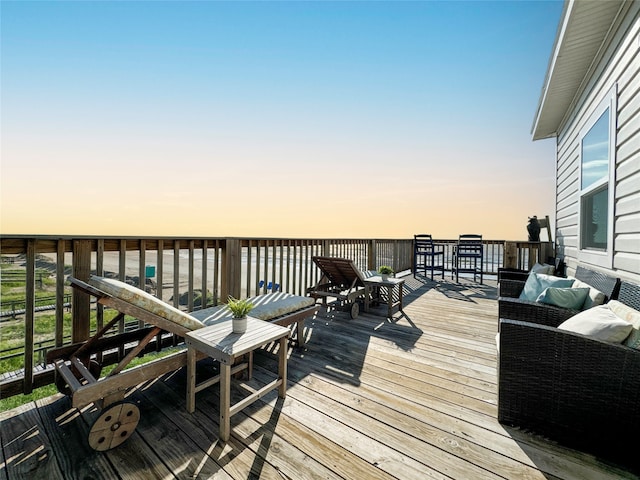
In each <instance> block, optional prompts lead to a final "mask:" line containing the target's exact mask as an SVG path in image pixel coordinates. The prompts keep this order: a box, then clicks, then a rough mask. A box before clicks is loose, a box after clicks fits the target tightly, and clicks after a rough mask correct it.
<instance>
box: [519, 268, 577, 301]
mask: <svg viewBox="0 0 640 480" xmlns="http://www.w3.org/2000/svg"><path fill="white" fill-rule="evenodd" d="M571 285H573V279H572V278H560V277H554V276H553V275H545V274H543V273H534V272H531V273H530V274H529V276H528V277H527V281H526V282H525V284H524V288H523V289H522V292H521V293H520V297H519V298H520V299H521V300H529V301H531V302H535V301H536V299H537V298H538V297H539V296H540V294H541V293H542V292H544V290H545V289H547V288H549V287H556V288H569V287H571Z"/></svg>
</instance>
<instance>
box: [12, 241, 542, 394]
mask: <svg viewBox="0 0 640 480" xmlns="http://www.w3.org/2000/svg"><path fill="white" fill-rule="evenodd" d="M439 242H440V243H442V244H444V248H445V267H446V269H447V270H450V269H451V253H452V249H453V245H455V243H456V242H455V241H454V240H441V241H439ZM484 244H485V250H484V255H485V258H484V270H485V273H486V274H489V275H492V274H493V275H495V274H497V270H498V267H500V266H503V265H508V266H518V267H522V268H527V267H528V266H530V265H532V264H533V263H534V262H535V261H537V260H538V258H546V256H543V253H545V252H546V251H547V250H546V248H545V247H544V244H540V243H535V242H534V243H530V242H516V243H511V242H505V241H502V240H488V241H484ZM0 253H1V255H2V263H3V265H2V266H3V269H2V275H1V276H0V284H2V295H3V297H5V296H10V297H11V300H8V301H5V299H4V298H3V299H2V304H3V305H5V304H7V302H11V301H13V302H14V305H15V304H18V303H19V304H20V305H21V308H20V309H15V308H14V309H13V310H14V311H13V312H12V314H10V315H4V316H3V317H1V318H0V328H2V329H3V330H5V331H8V330H9V328H11V329H12V331H13V332H14V334H15V330H16V329H19V330H20V335H19V337H20V340H19V341H18V342H17V343H18V344H17V345H15V344H14V345H10V346H7V345H6V340H4V341H3V343H4V346H3V347H2V348H0V350H4V351H5V352H3V351H0V374H2V375H0V398H5V397H8V396H11V395H15V394H18V393H30V392H31V391H32V390H33V388H37V387H40V386H43V385H47V384H50V383H52V382H53V373H52V369H51V368H50V366H47V365H44V364H43V363H42V359H43V358H44V356H45V354H46V349H47V348H53V347H59V346H63V345H66V344H69V343H74V342H80V341H84V340H86V339H87V338H89V337H90V336H91V334H92V332H94V331H95V330H96V329H100V328H101V327H102V326H103V324H104V323H105V312H104V309H103V307H102V306H101V305H96V304H95V302H93V303H91V302H90V299H89V298H88V297H87V295H85V294H83V293H82V292H79V291H70V290H71V289H70V287H69V286H68V285H67V282H66V279H67V277H68V275H73V276H75V277H76V278H79V279H87V278H88V277H89V274H90V273H95V274H97V275H104V276H110V277H113V278H118V279H120V280H124V281H126V282H128V283H130V284H132V285H135V286H138V287H140V288H144V289H145V290H147V291H149V292H151V293H152V294H154V295H155V296H157V297H158V298H159V299H161V300H164V301H167V302H169V303H171V304H172V305H174V306H175V307H178V308H181V309H183V310H186V311H193V310H197V309H200V308H205V307H208V306H212V305H217V304H218V303H221V302H224V301H225V300H226V299H227V298H228V296H229V295H232V296H234V297H237V298H242V297H248V296H252V295H256V294H259V293H266V292H269V291H285V292H290V293H295V294H298V295H304V294H305V292H306V290H307V288H309V287H311V286H313V285H314V284H315V283H317V281H318V280H319V277H320V272H319V270H318V269H317V268H316V267H315V265H314V264H313V262H312V260H311V258H312V257H313V256H314V255H327V256H337V257H344V258H350V259H352V260H353V261H354V262H355V264H356V265H357V266H358V267H359V268H360V269H361V270H374V269H375V268H377V266H379V265H390V266H392V267H393V269H394V270H395V271H396V272H402V271H408V270H411V269H412V266H413V239H397V240H386V239H375V240H374V239H366V240H365V239H265V238H201V237H199V238H175V237H162V238H157V237H154V238H151V237H143V238H141V237H136V238H133V237H90V236H83V237H55V238H54V237H48V236H12V237H8V236H5V237H2V238H0ZM43 272H45V273H43ZM12 285H13V286H14V287H13V289H14V290H15V289H17V290H19V292H21V293H18V294H17V297H16V295H15V294H14V295H12V294H11V293H10V290H9V289H10V287H11V286H12ZM52 290H53V292H54V293H53V294H52ZM69 295H71V298H72V300H71V305H72V308H71V312H69ZM42 296H45V297H48V298H47V300H46V302H45V303H47V305H46V308H42V300H40V297H42ZM3 309H4V307H3ZM45 315H46V316H47V317H46V318H48V319H49V323H47V325H49V324H51V325H52V328H49V330H48V331H44V332H43V331H42V328H43V327H42V325H41V324H40V320H41V319H42V318H44V317H43V316H45ZM51 317H53V320H52V321H51ZM92 317H93V318H94V321H93V322H90V320H89V319H90V318H92ZM138 326H139V327H142V326H143V325H141V324H139V325H138ZM125 328H127V329H128V328H131V325H130V324H129V325H128V326H125V324H124V321H123V322H121V323H120V325H119V326H118V331H119V332H123V331H125ZM134 328H135V326H134ZM7 336H8V335H4V337H5V339H6V338H7ZM19 353H22V357H23V360H24V361H23V362H22V364H21V365H20V366H19V367H18V369H15V368H14V369H12V371H11V372H8V371H7V370H8V368H7V366H6V365H5V363H4V362H5V361H7V360H8V359H9V358H13V359H15V358H16V357H17V356H19V355H18V354H19ZM36 362H41V363H38V364H36ZM12 365H15V363H13V364H12Z"/></svg>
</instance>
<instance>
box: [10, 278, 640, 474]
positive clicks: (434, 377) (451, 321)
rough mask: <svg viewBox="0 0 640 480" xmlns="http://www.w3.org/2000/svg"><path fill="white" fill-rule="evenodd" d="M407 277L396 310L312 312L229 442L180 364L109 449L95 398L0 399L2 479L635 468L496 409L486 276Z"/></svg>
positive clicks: (258, 366) (268, 361)
mask: <svg viewBox="0 0 640 480" xmlns="http://www.w3.org/2000/svg"><path fill="white" fill-rule="evenodd" d="M407 287H408V290H409V291H410V292H409V294H408V295H407V297H406V299H405V300H406V301H405V305H406V306H405V313H406V316H404V317H402V318H400V319H398V320H397V321H396V322H394V323H391V322H388V321H385V320H384V318H383V317H380V316H376V315H370V314H368V315H361V316H360V317H358V319H356V320H350V319H349V317H348V315H347V314H346V313H343V312H334V311H330V312H328V313H327V312H326V311H324V310H321V313H320V315H319V316H318V317H317V318H316V319H313V320H311V319H310V320H308V321H307V328H306V334H307V338H308V344H307V346H306V348H305V349H304V350H300V349H294V350H293V351H292V352H291V355H290V359H289V376H288V378H289V388H288V392H287V398H286V399H284V400H281V399H278V398H277V393H276V392H272V393H271V394H269V395H267V396H266V397H264V398H263V399H262V400H261V401H258V402H256V403H255V404H253V405H251V406H249V407H247V408H245V409H244V410H243V411H242V412H240V413H239V414H237V415H236V416H234V417H233V418H232V419H231V428H232V434H231V439H230V441H229V442H228V443H226V444H222V443H221V442H219V440H218V437H217V432H218V420H217V412H218V391H217V390H218V389H217V387H215V386H214V387H211V388H209V389H207V390H205V391H202V392H200V393H198V395H197V404H196V406H197V409H196V412H195V413H194V414H193V415H190V414H188V413H187V412H186V408H185V388H186V387H185V385H186V384H185V382H186V379H185V372H184V369H183V370H180V371H178V372H175V373H173V374H169V375H166V376H165V377H162V378H160V379H158V380H156V381H154V382H151V383H149V384H143V385H140V386H139V388H137V389H136V390H135V391H134V392H132V394H131V396H130V400H132V401H135V402H137V403H138V406H139V407H140V410H141V414H142V416H141V420H140V423H139V425H138V428H137V430H136V433H134V435H133V436H132V437H131V438H130V439H129V440H127V442H125V443H124V444H123V445H122V446H120V447H118V448H116V449H114V450H111V451H108V452H106V453H99V452H95V451H93V450H91V449H90V448H89V446H88V444H87V441H86V437H87V432H88V429H89V425H91V421H92V419H93V418H95V417H96V415H97V410H96V409H95V408H93V407H87V408H86V409H84V410H83V412H81V413H80V412H78V411H76V410H74V409H70V408H69V401H68V400H67V399H66V398H65V397H62V396H54V397H50V398H48V399H46V400H43V401H38V402H36V403H35V404H28V405H24V406H23V407H21V408H19V409H16V410H13V411H11V412H5V413H4V414H2V416H1V417H0V418H1V419H2V428H1V436H2V451H1V453H2V455H3V457H2V458H0V462H2V468H1V469H0V480H5V479H6V480H12V479H16V478H30V479H40V478H46V479H56V478H65V479H76V478H77V479H88V478H96V479H97V478H126V479H138V478H139V479H152V478H174V477H177V478H223V479H230V478H234V479H247V478H261V479H262V478H264V479H274V480H276V479H277V480H282V479H292V480H297V479H316V478H344V479H354V480H361V479H362V480H364V479H411V480H413V479H423V478H424V479H426V478H437V479H444V478H456V479H498V478H507V479H576V480H578V479H580V480H584V479H593V480H596V479H597V480H602V479H620V478H638V477H637V476H635V475H633V474H632V473H630V472H628V471H625V470H623V469H619V468H617V467H615V466H613V465H609V464H607V463H604V462H602V461H599V460H598V459H596V458H594V457H593V456H590V455H587V454H584V453H581V452H577V451H575V450H570V449H567V448H563V447H560V446H557V445H554V444H553V443H551V442H549V441H547V440H545V439H543V438H540V437H537V436H533V435H530V434H527V433H526V432H522V431H519V430H517V429H511V428H505V427H503V426H501V425H500V424H499V423H498V422H497V420H496V410H497V407H496V403H497V398H496V352H495V334H496V331H497V303H496V300H495V299H496V289H495V285H492V284H489V285H484V286H481V285H477V284H474V283H471V282H469V281H467V280H464V281H462V283H461V284H460V285H456V284H454V283H450V282H449V281H448V279H447V280H445V281H444V282H440V283H438V282H430V281H426V280H425V281H424V282H422V281H418V280H416V279H414V278H413V277H407ZM380 311H381V312H382V311H383V309H381V310H380ZM276 362H277V360H276V356H275V355H274V353H273V352H272V351H269V350H268V349H267V350H265V351H263V352H260V353H259V354H257V355H256V358H255V368H254V377H253V378H254V379H253V382H252V383H255V387H259V386H260V385H262V383H263V382H264V381H268V380H271V379H273V378H274V373H272V372H274V371H275V369H276V367H275V365H276ZM199 368H200V369H201V371H202V372H201V373H204V372H206V371H212V370H213V369H214V368H215V366H214V365H213V363H207V362H205V363H203V364H201V365H200V367H199ZM241 392H242V391H241V390H240V389H237V392H235V393H236V394H241Z"/></svg>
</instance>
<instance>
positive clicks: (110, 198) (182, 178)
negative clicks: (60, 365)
mask: <svg viewBox="0 0 640 480" xmlns="http://www.w3.org/2000/svg"><path fill="white" fill-rule="evenodd" d="M561 11H562V2H561V1H536V2H533V1H530V2H527V1H503V2H462V1H461V2H457V1H452V2H444V1H439V2H438V1H424V2H320V1H319V2H296V1H291V2H269V1H267V2H215V1H210V2H207V1H202V2H154V1H149V2H126V1H125V2H49V1H44V2H7V1H3V2H2V19H1V22H2V25H1V27H2V29H1V43H2V57H1V62H2V65H1V66H2V73H1V76H2V77H1V80H2V83H1V94H2V106H1V114H2V124H1V134H2V145H1V156H2V158H1V163H0V174H1V175H0V176H1V180H0V187H1V191H0V200H1V207H0V233H1V234H2V235H14V234H16V235H17V234H33V235H36V234H39V235H118V236H120V235H122V236H210V237H246V236H251V237H253V236H257V237H294V238H298V237H299V238H330V237H337V238H409V237H412V236H413V234H415V233H431V234H432V235H433V236H434V237H435V238H457V236H458V235H459V234H461V233H480V234H483V235H484V237H485V238H486V239H506V240H523V239H526V236H527V233H526V223H527V218H528V217H529V216H532V215H538V216H539V217H541V216H542V217H544V216H545V215H549V216H550V217H552V218H553V215H554V209H555V199H554V195H555V167H554V159H555V154H554V142H553V140H545V141H540V142H535V143H534V142H532V140H531V134H530V129H531V124H532V121H533V117H534V114H535V109H536V107H537V102H538V96H539V93H540V90H541V87H542V83H543V80H544V75H545V72H546V68H547V63H548V59H549V55H550V53H551V48H552V45H553V41H554V38H555V32H556V28H557V24H558V20H559V18H560V14H561Z"/></svg>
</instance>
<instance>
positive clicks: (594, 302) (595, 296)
mask: <svg viewBox="0 0 640 480" xmlns="http://www.w3.org/2000/svg"><path fill="white" fill-rule="evenodd" d="M572 287H573V288H588V289H589V295H587V298H585V300H584V305H582V308H580V310H586V309H588V308H591V307H597V306H598V305H602V304H603V303H604V299H605V295H604V293H602V292H601V291H600V290H598V289H596V288H593V287H592V286H591V285H589V284H588V283H585V282H583V281H582V280H578V279H577V278H576V279H575V281H574V282H573V285H572Z"/></svg>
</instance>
